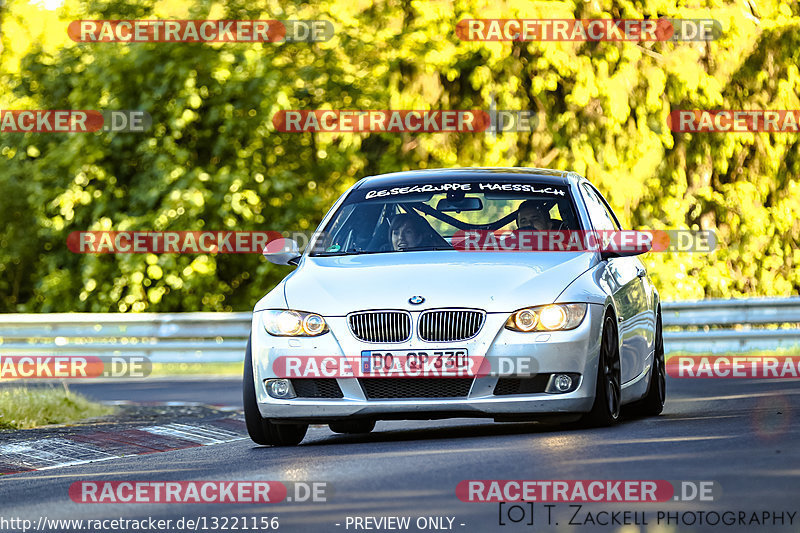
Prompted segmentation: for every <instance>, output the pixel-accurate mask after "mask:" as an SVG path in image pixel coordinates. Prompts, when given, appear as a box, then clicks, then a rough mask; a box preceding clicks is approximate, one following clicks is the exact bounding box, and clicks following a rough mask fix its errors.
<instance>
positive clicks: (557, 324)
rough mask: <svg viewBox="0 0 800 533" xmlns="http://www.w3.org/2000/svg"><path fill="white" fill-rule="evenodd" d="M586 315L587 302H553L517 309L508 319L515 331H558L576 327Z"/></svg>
mask: <svg viewBox="0 0 800 533" xmlns="http://www.w3.org/2000/svg"><path fill="white" fill-rule="evenodd" d="M584 316H586V304H553V305H542V306H539V307H529V308H526V309H520V310H519V311H515V312H514V313H512V314H511V316H510V317H508V320H506V329H510V330H513V331H522V332H528V331H556V330H565V329H575V328H577V327H578V326H579V325H580V323H581V322H582V321H583V317H584Z"/></svg>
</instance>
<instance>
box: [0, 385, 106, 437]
mask: <svg viewBox="0 0 800 533" xmlns="http://www.w3.org/2000/svg"><path fill="white" fill-rule="evenodd" d="M113 412H114V408H113V407H111V406H107V405H102V404H99V403H95V402H92V401H89V400H87V399H86V398H85V397H83V396H81V395H80V394H77V393H74V392H70V391H69V389H67V388H66V387H31V388H28V387H7V388H6V387H4V388H0V430H3V429H30V428H34V427H38V426H44V425H48V424H65V423H69V422H77V421H79V420H84V419H86V418H93V417H97V416H103V415H108V414H111V413H113Z"/></svg>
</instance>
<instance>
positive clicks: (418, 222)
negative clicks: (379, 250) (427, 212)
mask: <svg viewBox="0 0 800 533" xmlns="http://www.w3.org/2000/svg"><path fill="white" fill-rule="evenodd" d="M426 229H427V228H425V222H424V221H423V220H422V219H421V218H419V217H415V216H412V215H409V214H401V215H397V216H396V217H395V218H394V220H392V224H391V226H390V230H389V231H390V235H391V238H392V249H393V250H395V251H402V250H407V249H409V248H416V247H418V246H421V245H422V242H423V240H425V233H426Z"/></svg>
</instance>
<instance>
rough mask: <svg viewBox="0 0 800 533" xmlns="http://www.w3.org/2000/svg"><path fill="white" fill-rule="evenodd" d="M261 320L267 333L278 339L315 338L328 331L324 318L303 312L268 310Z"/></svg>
mask: <svg viewBox="0 0 800 533" xmlns="http://www.w3.org/2000/svg"><path fill="white" fill-rule="evenodd" d="M261 320H262V321H263V323H264V329H266V330H267V333H269V334H270V335H276V336H278V337H316V336H317V335H322V334H323V333H325V332H327V331H328V325H327V324H326V323H325V319H324V318H322V317H321V316H320V315H318V314H316V313H306V312H304V311H292V310H280V309H269V310H267V311H264V313H263V315H262V319H261Z"/></svg>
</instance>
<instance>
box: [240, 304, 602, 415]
mask: <svg viewBox="0 0 800 533" xmlns="http://www.w3.org/2000/svg"><path fill="white" fill-rule="evenodd" d="M603 312H604V309H603V306H602V305H597V304H589V305H588V309H587V313H586V317H585V318H584V320H583V322H582V323H581V325H580V326H578V327H577V328H576V329H574V330H571V331H555V332H535V333H519V332H514V331H509V330H506V329H505V328H504V327H503V326H504V324H505V321H506V319H507V318H508V316H509V314H510V313H489V314H487V315H486V322H485V324H484V326H483V328H482V329H481V331H480V333H479V334H478V335H477V336H476V337H475V338H473V339H470V340H468V341H465V342H448V343H429V342H424V341H421V340H419V339H417V338H412V339H411V340H410V341H408V342H406V343H399V344H391V345H390V346H387V345H386V344H384V345H381V344H378V343H365V342H361V341H359V340H358V339H356V338H355V337H354V336H353V335H352V334H351V333H350V330H349V328H348V326H347V323H346V319H345V317H325V319H326V321H327V322H328V325H329V327H330V331H329V332H328V333H326V334H324V335H321V336H319V337H298V338H294V337H273V336H271V335H269V334H268V333H266V331H265V330H264V327H263V325H262V324H261V312H255V313H253V324H252V340H251V346H252V356H253V368H254V376H253V379H254V380H255V390H256V400H257V402H258V407H259V411H260V412H261V416H263V417H264V418H266V419H270V420H273V421H277V422H280V421H290V420H303V421H320V422H325V421H331V420H338V419H343V418H374V419H402V418H409V419H425V418H446V417H496V418H503V417H509V418H511V417H514V416H520V415H532V416H531V418H535V417H536V415H547V414H556V415H557V414H569V413H584V412H587V411H589V410H590V409H591V407H592V404H593V403H594V395H595V385H596V377H597V364H598V359H599V353H600V338H601V331H602V319H603ZM415 315H418V313H412V318H413V323H416V322H417V318H418V316H415ZM387 348H391V349H396V350H413V349H417V350H432V349H436V348H448V349H452V348H466V349H467V350H469V354H470V355H471V356H483V357H485V358H486V359H487V360H489V361H490V362H492V368H493V369H496V372H492V374H490V375H488V376H482V377H476V378H475V379H474V380H473V382H472V386H471V387H470V389H469V392H468V394H467V395H466V396H465V397H462V398H408V399H406V398H402V399H368V398H367V396H366V394H365V391H364V389H363V387H362V386H361V384H360V383H359V380H358V379H355V378H338V379H337V380H336V381H337V384H338V385H339V388H340V389H341V392H342V396H343V397H342V398H330V399H329V398H293V399H276V398H273V397H271V396H269V395H268V394H267V391H266V388H265V386H264V380H266V379H270V378H275V377H279V376H276V375H275V373H274V372H273V371H272V368H271V366H272V362H273V361H274V360H275V358H277V357H281V356H310V355H316V356H330V355H333V356H344V355H345V354H348V355H350V356H352V354H360V353H361V351H362V350H379V349H387ZM500 359H503V360H504V362H505V363H506V364H505V365H504V366H505V368H506V370H507V371H506V372H502V371H500V370H501V369H500V365H499V364H495V363H499V360H500ZM517 360H524V363H523V366H522V368H528V369H530V371H529V372H530V373H532V374H553V373H573V374H580V376H581V378H580V383H579V385H578V387H577V389H575V390H574V391H572V392H568V393H561V394H558V393H544V392H541V393H528V394H510V395H502V396H498V395H495V385H496V384H497V381H498V379H500V378H505V377H514V376H518V374H515V373H513V368H520V367H519V366H517V365H512V364H507V363H508V362H509V361H517ZM525 377H528V375H527V373H526V375H525ZM371 379H388V378H371ZM400 379H402V378H400Z"/></svg>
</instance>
